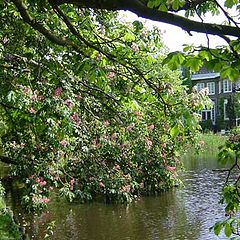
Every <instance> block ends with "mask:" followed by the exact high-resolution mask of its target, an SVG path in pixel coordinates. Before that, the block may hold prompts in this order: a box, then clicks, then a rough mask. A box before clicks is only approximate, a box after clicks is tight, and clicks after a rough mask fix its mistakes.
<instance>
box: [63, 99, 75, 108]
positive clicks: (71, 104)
mask: <svg viewBox="0 0 240 240" xmlns="http://www.w3.org/2000/svg"><path fill="white" fill-rule="evenodd" d="M64 104H65V105H67V106H68V107H69V108H72V107H73V105H74V103H73V101H72V100H71V99H66V100H65V101H64Z"/></svg>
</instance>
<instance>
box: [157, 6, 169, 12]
mask: <svg viewBox="0 0 240 240" xmlns="http://www.w3.org/2000/svg"><path fill="white" fill-rule="evenodd" d="M158 10H159V11H162V12H167V11H168V8H167V6H166V4H161V5H160V6H159V8H158Z"/></svg>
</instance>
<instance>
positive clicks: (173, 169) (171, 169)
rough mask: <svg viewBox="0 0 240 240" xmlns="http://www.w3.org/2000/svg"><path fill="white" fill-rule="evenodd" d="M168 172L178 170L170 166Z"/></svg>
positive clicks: (167, 167)
mask: <svg viewBox="0 0 240 240" xmlns="http://www.w3.org/2000/svg"><path fill="white" fill-rule="evenodd" d="M166 170H168V171H171V172H173V171H175V170H176V167H173V166H169V165H168V166H166Z"/></svg>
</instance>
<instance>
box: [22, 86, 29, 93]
mask: <svg viewBox="0 0 240 240" xmlns="http://www.w3.org/2000/svg"><path fill="white" fill-rule="evenodd" d="M23 92H24V93H25V94H29V93H30V92H31V89H30V88H28V87H24V88H23Z"/></svg>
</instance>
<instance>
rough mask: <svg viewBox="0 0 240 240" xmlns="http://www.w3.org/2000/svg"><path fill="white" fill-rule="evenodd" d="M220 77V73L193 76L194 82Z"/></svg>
mask: <svg viewBox="0 0 240 240" xmlns="http://www.w3.org/2000/svg"><path fill="white" fill-rule="evenodd" d="M217 77H220V73H218V72H210V73H199V74H192V76H191V79H192V80H205V79H212V78H217Z"/></svg>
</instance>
